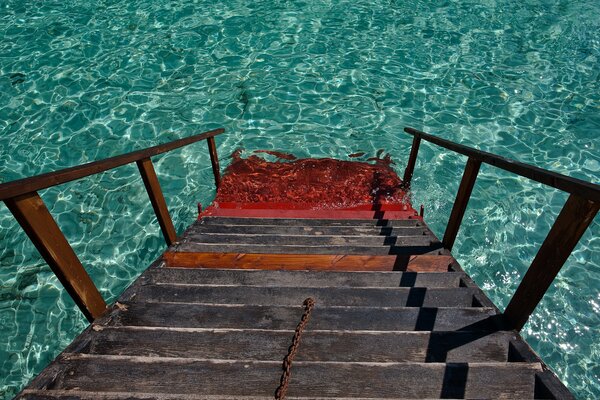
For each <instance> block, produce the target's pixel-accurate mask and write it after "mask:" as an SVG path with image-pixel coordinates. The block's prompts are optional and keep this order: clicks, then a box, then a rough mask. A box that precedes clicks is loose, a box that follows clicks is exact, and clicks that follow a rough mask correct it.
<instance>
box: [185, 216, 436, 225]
mask: <svg viewBox="0 0 600 400" xmlns="http://www.w3.org/2000/svg"><path fill="white" fill-rule="evenodd" d="M198 223H199V224H203V225H279V226H329V227H335V226H346V227H384V226H393V227H419V226H424V225H425V224H424V223H423V221H421V220H420V219H401V220H389V219H372V218H369V219H347V220H345V219H314V218H251V217H247V218H242V217H210V216H205V217H202V218H200V219H199V220H198V221H196V222H195V223H194V225H196V224H198ZM194 225H192V226H194Z"/></svg>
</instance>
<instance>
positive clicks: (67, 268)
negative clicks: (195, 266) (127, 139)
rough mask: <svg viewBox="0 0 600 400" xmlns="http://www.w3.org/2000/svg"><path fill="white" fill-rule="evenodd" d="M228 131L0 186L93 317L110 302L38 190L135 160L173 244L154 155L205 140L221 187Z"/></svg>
mask: <svg viewBox="0 0 600 400" xmlns="http://www.w3.org/2000/svg"><path fill="white" fill-rule="evenodd" d="M223 132H224V130H223V129H216V130H213V131H210V132H205V133H201V134H198V135H194V136H190V137H188V138H185V139H179V140H174V141H172V142H169V143H165V144H161V145H158V146H154V147H149V148H147V149H144V150H138V151H134V152H131V153H127V154H123V155H120V156H116V157H111V158H107V159H104V160H100V161H94V162H91V163H88V164H84V165H79V166H76V167H72V168H66V169H63V170H60V171H55V172H50V173H47V174H42V175H38V176H34V177H31V178H25V179H20V180H17V181H13V182H8V183H4V184H1V185H0V200H2V201H4V202H5V203H6V205H7V207H8V209H9V210H10V212H11V213H12V214H13V215H14V217H15V219H16V220H17V221H18V222H19V224H20V225H21V227H22V228H23V230H25V233H27V236H29V238H30V239H31V241H32V242H33V244H34V245H35V247H36V248H37V250H38V251H39V252H40V254H41V255H42V257H43V258H44V260H45V261H46V262H47V263H48V265H49V266H50V268H51V269H52V271H53V272H54V274H56V276H57V277H58V279H59V280H60V282H61V283H62V285H63V286H64V287H65V289H66V290H67V292H68V293H69V294H70V295H71V297H72V298H73V300H74V301H75V303H76V304H77V306H78V307H79V309H80V310H81V311H82V312H83V314H84V315H85V317H86V318H87V319H88V320H89V321H90V322H91V321H93V320H94V319H96V318H97V317H99V316H101V315H102V314H103V313H104V312H105V310H106V303H105V302H104V299H103V298H102V296H101V295H100V292H99V291H98V289H97V288H96V286H95V285H94V283H93V282H92V280H91V279H90V277H89V275H88V274H87V272H86V271H85V269H84V268H83V266H82V264H81V261H79V258H77V255H76V254H75V252H74V251H73V248H72V247H71V246H70V245H69V242H68V241H67V239H66V238H65V236H64V234H63V233H62V232H61V230H60V228H59V227H58V225H57V224H56V221H54V219H53V218H52V215H51V214H50V212H49V211H48V208H47V207H46V205H45V204H44V202H43V201H42V198H41V197H40V196H39V194H38V193H37V192H38V191H39V190H41V189H46V188H49V187H51V186H56V185H60V184H63V183H66V182H70V181H74V180H76V179H81V178H84V177H86V176H90V175H94V174H99V173H101V172H105V171H108V170H110V169H113V168H117V167H120V166H123V165H126V164H130V163H133V162H135V163H136V164H137V166H138V169H139V171H140V175H141V176H142V180H143V181H144V185H145V187H146V190H147V192H148V196H150V202H151V203H152V207H153V208H154V212H155V213H156V217H157V219H158V223H159V225H160V228H161V230H162V233H163V235H164V237H165V241H166V242H167V245H168V246H170V245H171V244H173V243H174V242H175V241H176V240H177V234H176V232H175V227H174V226H173V222H172V221H171V216H170V215H169V210H168V209H167V203H166V202H165V198H164V196H163V193H162V190H161V188H160V184H159V182H158V178H157V177H156V172H155V170H154V166H153V164H152V161H151V159H150V157H153V156H156V155H159V154H162V153H166V152H169V151H171V150H174V149H177V148H180V147H183V146H186V145H189V144H192V143H195V142H198V141H200V140H205V139H206V140H207V142H208V149H209V154H210V160H211V163H212V168H213V172H214V175H215V183H216V185H217V187H218V186H219V181H220V172H219V160H218V157H217V149H216V145H215V136H217V135H219V134H221V133H223Z"/></svg>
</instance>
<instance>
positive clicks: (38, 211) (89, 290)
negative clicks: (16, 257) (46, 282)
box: [5, 193, 106, 321]
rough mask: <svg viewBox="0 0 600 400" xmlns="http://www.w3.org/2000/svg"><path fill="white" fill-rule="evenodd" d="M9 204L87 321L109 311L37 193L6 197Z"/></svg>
mask: <svg viewBox="0 0 600 400" xmlns="http://www.w3.org/2000/svg"><path fill="white" fill-rule="evenodd" d="M5 203H6V206H7V207H8V209H9V210H10V211H11V213H12V214H13V215H14V217H15V219H16V220H17V222H18V223H19V225H21V227H22V228H23V230H24V231H25V233H26V234H27V236H28V237H29V239H31V241H32V242H33V244H34V245H35V247H36V249H37V250H38V251H39V252H40V254H41V255H42V257H43V258H44V260H45V261H46V263H48V265H49V266H50V268H51V269H52V272H54V274H55V275H56V277H57V278H58V280H59V281H60V283H61V284H62V285H63V286H64V288H65V289H66V290H67V292H68V293H69V295H70V296H71V298H72V299H73V300H74V301H75V304H77V306H78V307H79V309H80V310H81V312H82V313H83V315H85V317H86V318H87V319H88V321H93V320H94V319H96V318H98V317H99V316H101V315H102V314H103V313H104V312H105V311H106V303H105V302H104V299H103V298H102V295H101V294H100V292H99V291H98V289H97V288H96V285H94V282H93V281H92V279H91V278H90V276H89V275H88V274H87V272H86V271H85V269H84V268H83V265H81V261H79V258H78V257H77V255H76V254H75V252H74V251H73V248H72V247H71V245H70V244H69V242H68V241H67V239H66V238H65V236H64V235H63V233H62V231H61V230H60V228H59V227H58V225H57V224H56V221H54V218H52V215H51V214H50V211H48V208H47V207H46V205H45V204H44V202H43V201H42V199H41V197H40V196H39V195H38V194H37V193H28V194H26V195H22V196H18V197H15V198H11V199H7V200H6V201H5Z"/></svg>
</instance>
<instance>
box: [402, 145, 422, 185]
mask: <svg viewBox="0 0 600 400" xmlns="http://www.w3.org/2000/svg"><path fill="white" fill-rule="evenodd" d="M420 144H421V137H420V136H418V135H415V136H414V137H413V142H412V147H411V148H410V155H409V156H408V162H407V163H406V169H405V170H404V178H403V179H402V186H403V187H404V188H405V189H409V188H410V181H411V180H412V176H413V172H414V171H415V164H416V163H417V154H419V145H420Z"/></svg>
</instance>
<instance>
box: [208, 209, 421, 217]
mask: <svg viewBox="0 0 600 400" xmlns="http://www.w3.org/2000/svg"><path fill="white" fill-rule="evenodd" d="M202 216H217V217H233V218H238V217H241V218H315V219H358V220H362V219H397V220H400V219H411V218H419V217H418V216H417V213H416V211H415V210H409V211H361V210H358V211H354V210H352V211H350V210H265V209H250V210H248V209H246V210H242V209H230V208H211V209H208V210H205V211H204V212H203V213H202Z"/></svg>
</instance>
